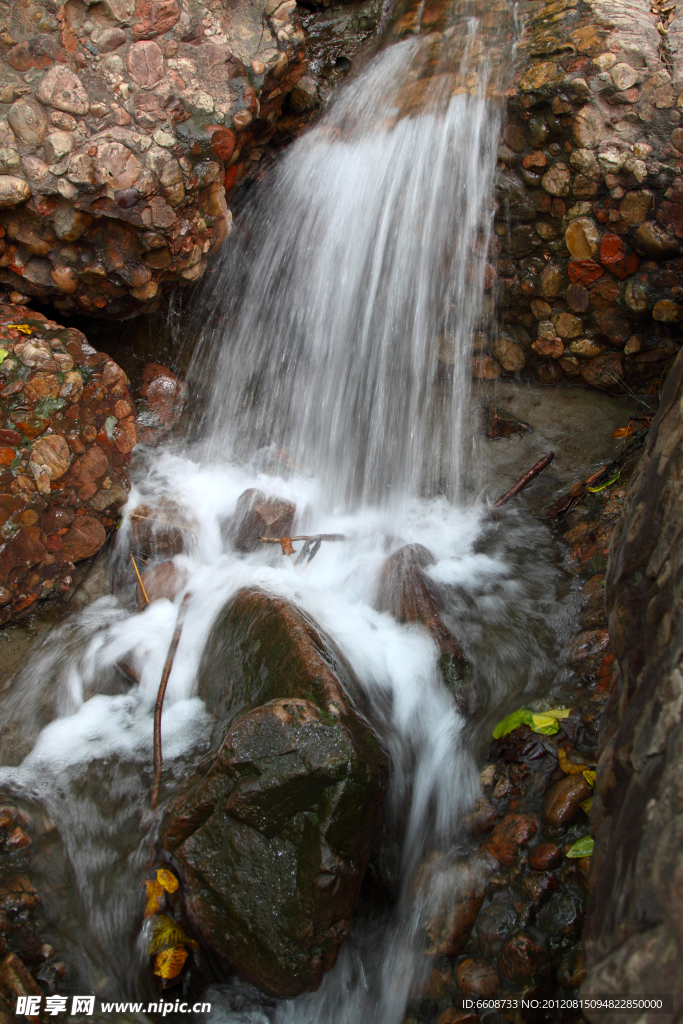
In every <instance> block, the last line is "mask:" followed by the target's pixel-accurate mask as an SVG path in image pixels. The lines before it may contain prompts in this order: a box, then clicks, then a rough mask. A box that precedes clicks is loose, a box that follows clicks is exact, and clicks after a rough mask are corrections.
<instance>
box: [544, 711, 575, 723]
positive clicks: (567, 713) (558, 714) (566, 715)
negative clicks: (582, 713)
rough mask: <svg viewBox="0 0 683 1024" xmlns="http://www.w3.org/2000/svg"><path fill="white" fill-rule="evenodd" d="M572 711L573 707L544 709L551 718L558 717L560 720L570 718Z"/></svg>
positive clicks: (545, 713)
mask: <svg viewBox="0 0 683 1024" xmlns="http://www.w3.org/2000/svg"><path fill="white" fill-rule="evenodd" d="M571 713H572V709H571V708H546V710H545V711H543V714H544V715H550V717H551V718H557V719H558V721H561V720H562V719H564V718H569V716H570V715H571Z"/></svg>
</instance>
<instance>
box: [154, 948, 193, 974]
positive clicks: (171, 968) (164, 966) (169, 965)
mask: <svg viewBox="0 0 683 1024" xmlns="http://www.w3.org/2000/svg"><path fill="white" fill-rule="evenodd" d="M186 960H187V950H186V949H185V947H184V946H173V947H172V948H171V949H165V950H164V951H163V952H162V953H157V955H156V956H155V958H154V973H155V974H156V975H157V977H159V978H163V979H164V981H172V980H173V978H177V977H178V975H179V974H180V972H181V971H182V969H183V967H184V965H185V961H186Z"/></svg>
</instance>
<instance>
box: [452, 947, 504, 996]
mask: <svg viewBox="0 0 683 1024" xmlns="http://www.w3.org/2000/svg"><path fill="white" fill-rule="evenodd" d="M455 978H456V982H457V984H458V988H460V989H462V991H463V992H465V993H466V994H467V995H475V996H482V997H483V998H490V997H491V996H495V995H496V994H497V993H498V992H500V987H501V986H500V978H499V977H498V972H497V971H496V969H495V967H492V966H491V964H489V963H488V962H487V961H486V960H480V959H478V958H475V957H467V958H466V959H465V960H461V961H460V963H459V964H458V966H457V967H456V969H455Z"/></svg>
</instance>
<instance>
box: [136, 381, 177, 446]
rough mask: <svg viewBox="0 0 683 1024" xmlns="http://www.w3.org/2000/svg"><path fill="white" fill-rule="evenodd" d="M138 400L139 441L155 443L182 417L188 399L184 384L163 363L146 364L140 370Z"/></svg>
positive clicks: (137, 425) (141, 442)
mask: <svg viewBox="0 0 683 1024" xmlns="http://www.w3.org/2000/svg"><path fill="white" fill-rule="evenodd" d="M138 394H139V396H140V399H141V401H140V402H139V405H138V414H137V416H136V419H135V428H136V434H137V441H138V443H139V444H154V443H155V442H157V441H160V440H161V439H162V438H163V437H164V436H165V435H166V434H167V433H168V432H169V430H171V429H172V428H173V427H174V426H175V425H176V423H177V422H178V420H179V419H180V417H181V416H182V413H183V409H184V408H185V403H186V402H187V384H185V382H184V381H182V380H181V379H180V378H179V377H177V376H176V375H175V373H173V371H172V370H167V369H166V367H165V366H161V365H160V364H159V363H148V364H147V366H146V367H145V368H144V370H143V371H142V386H141V387H140V390H139V392H138Z"/></svg>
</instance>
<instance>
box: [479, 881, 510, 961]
mask: <svg viewBox="0 0 683 1024" xmlns="http://www.w3.org/2000/svg"><path fill="white" fill-rule="evenodd" d="M516 926H517V911H516V910H515V908H514V906H513V897H512V894H511V893H510V892H509V891H503V892H500V893H498V894H497V895H496V896H494V897H493V899H492V900H491V902H490V903H488V904H487V905H486V906H485V907H484V908H483V910H481V911H480V912H479V916H478V917H477V927H476V931H477V938H478V939H479V946H480V948H481V951H482V953H483V954H484V956H487V957H489V958H494V957H495V958H497V957H498V956H499V954H500V951H501V949H502V948H503V946H504V945H505V942H506V941H507V939H508V938H509V937H510V935H511V934H512V933H513V931H514V930H515V928H516Z"/></svg>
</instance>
